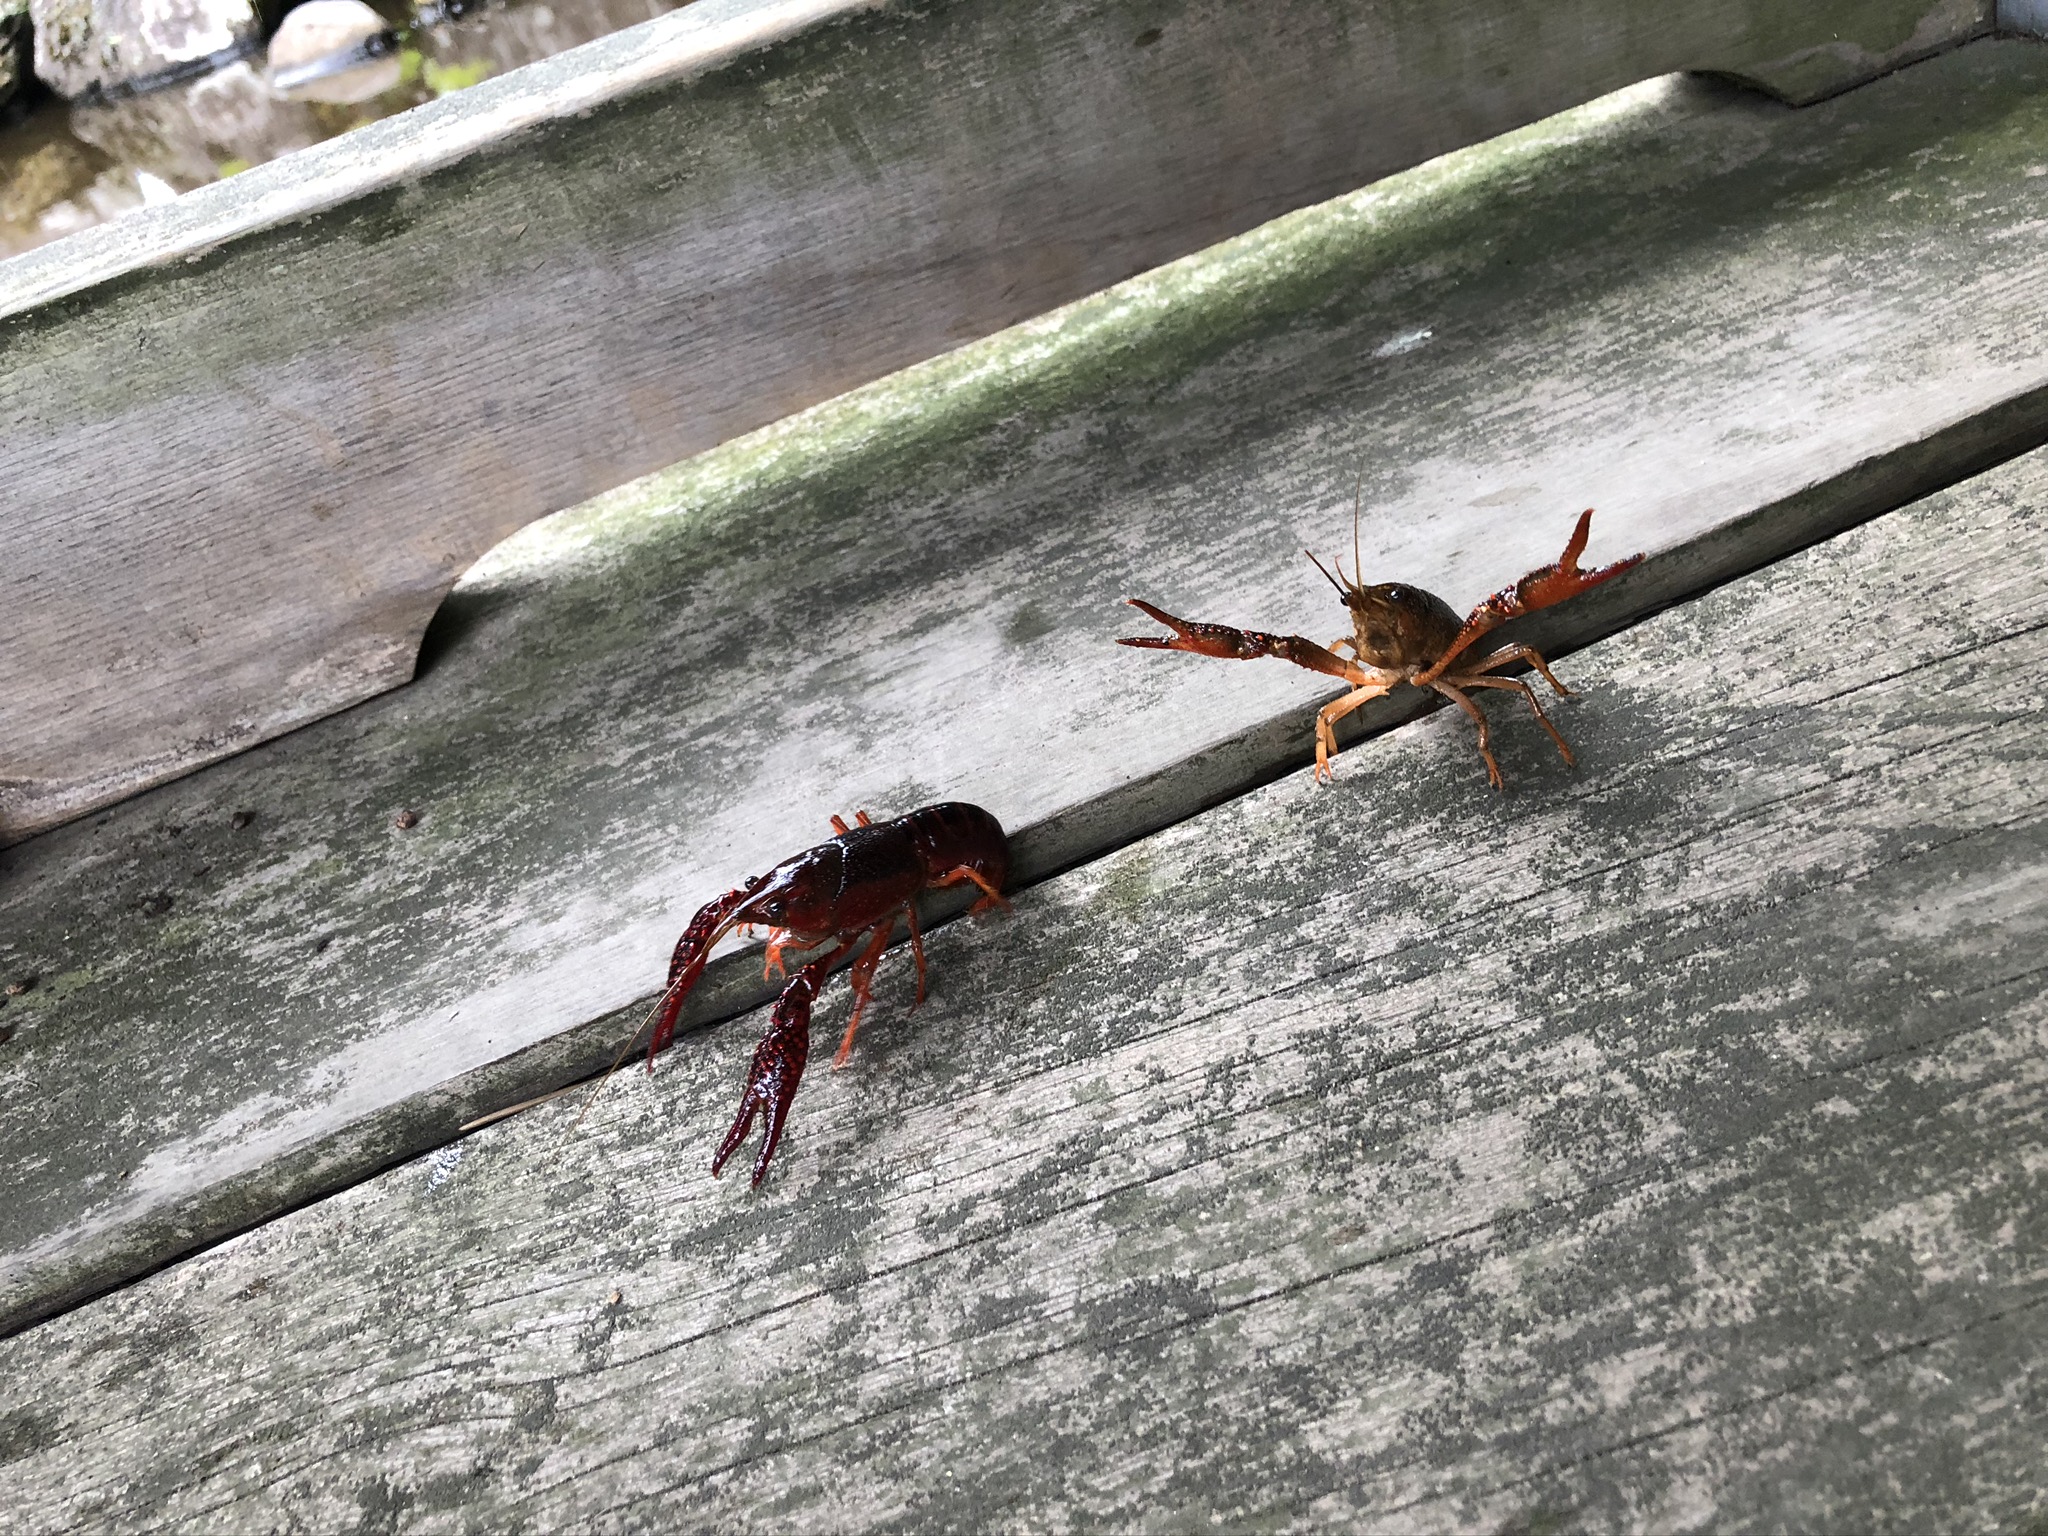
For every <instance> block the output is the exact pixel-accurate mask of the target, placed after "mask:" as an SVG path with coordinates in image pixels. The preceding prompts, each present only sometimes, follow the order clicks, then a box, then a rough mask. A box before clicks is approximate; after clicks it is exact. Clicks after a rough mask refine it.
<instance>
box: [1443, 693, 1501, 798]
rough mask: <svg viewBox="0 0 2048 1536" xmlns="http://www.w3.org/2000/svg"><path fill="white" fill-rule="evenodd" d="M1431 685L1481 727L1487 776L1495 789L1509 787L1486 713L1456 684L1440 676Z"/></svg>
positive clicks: (1481, 743)
mask: <svg viewBox="0 0 2048 1536" xmlns="http://www.w3.org/2000/svg"><path fill="white" fill-rule="evenodd" d="M1463 681H1465V679H1463V678H1460V679H1459V682H1463ZM1429 686H1430V687H1432V688H1434V689H1435V690H1436V691H1437V692H1438V693H1440V694H1442V695H1443V696H1444V697H1445V698H1447V699H1449V700H1450V701H1451V702H1452V703H1454V704H1456V705H1457V706H1458V708H1460V709H1462V710H1464V711H1465V713H1466V714H1468V715H1470V716H1471V717H1472V722H1473V724H1475V725H1477V726H1478V727H1479V755H1480V756H1481V757H1483V758H1485V759H1486V777H1487V778H1488V779H1490V780H1491V781H1492V782H1493V787H1494V788H1495V789H1505V788H1507V781H1506V780H1505V779H1503V778H1502V777H1501V776H1500V764H1499V763H1497V762H1495V761H1494V760H1493V733H1492V732H1490V731H1489V730H1487V728H1486V715H1485V713H1484V712H1483V711H1482V710H1481V709H1480V708H1479V706H1478V705H1477V704H1474V703H1473V702H1472V699H1471V696H1470V695H1468V694H1465V693H1461V692H1459V690H1458V688H1457V686H1456V685H1455V684H1452V683H1447V682H1445V681H1444V680H1443V679H1442V678H1440V677H1439V678H1435V679H1432V680H1431V682H1430V685H1429Z"/></svg>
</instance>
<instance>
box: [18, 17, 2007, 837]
mask: <svg viewBox="0 0 2048 1536" xmlns="http://www.w3.org/2000/svg"><path fill="white" fill-rule="evenodd" d="M1988 25H1989V10H1988V0H1828V3H1820V4H1807V5H1801V6H1797V7H1787V6H1784V5H1781V4H1778V3H1776V0H1704V3H1695V4H1692V5H1689V6H1687V7H1685V8H1684V9H1683V10H1682V11H1681V12H1679V13H1676V14H1674V13H1673V12H1672V11H1671V9H1670V7H1668V6H1665V5H1661V4H1647V3H1643V0H1552V3H1550V4H1547V5H1544V6H1541V7H1536V8H1533V9H1532V8H1528V7H1503V6H1501V5H1500V4H1498V0H1457V3H1451V4H1447V3H1445V0H1374V3H1349V4H1336V5H1333V4H1330V3H1328V0H1274V3H1268V4H1264V5H1260V6H1258V7H1256V8H1251V7H1246V6H1244V5H1241V4H1237V3H1234V0H1059V3H1045V0H1029V3H1027V0H917V3H911V4H885V3H881V0H776V3H763V0H700V3H698V4H696V5H692V6H690V7H689V8H688V9H687V10H685V11H682V12H679V13H677V14H675V15H672V16H668V17H663V18H660V19H658V20H656V21H652V22H649V23H647V24H646V25H644V26H642V27H639V28H636V29H633V30H631V31H629V32H627V33H623V34H621V35H619V36H617V37H615V38H611V39H607V40H605V41H603V42H600V43H596V44H592V45H590V46H589V47H587V48H583V49H578V50H574V51H572V52H571V53H569V54H566V55H563V56H562V57H560V58H558V59H554V60H549V61H546V62H545V63H542V64H540V65H536V66H534V67H532V68H530V69H527V70H521V71H517V72H515V73H514V74H512V75H509V76H507V77H506V78H504V79H502V80H497V81H492V82H489V83H487V84H486V85H484V86H482V87H480V88H478V89H476V90H474V91H469V92H464V93H462V95H461V96H460V98H459V99H451V100H449V101H445V102H442V103H438V104H436V105H435V106H432V107H429V108H425V109H422V110H421V111H419V112H416V113H407V114H405V115H403V116H402V117H399V118H395V119H392V120H390V121H387V122H380V123H377V124H374V125H372V126H370V127H368V128H366V129H364V130H362V131H361V132H359V133H354V134H350V135H347V136H346V137H344V138H342V139H339V140H336V141H335V142H333V143H331V144H329V145H325V146H321V147H320V148H317V149H315V150H311V151H308V152H307V153H305V154H303V155H298V156H293V157H291V158H290V159H288V160H284V161H280V162H278V163H275V164H272V165H267V166H263V167H260V168H258V169H257V170H255V171H252V172H249V173H246V174H245V175H242V176H237V177H235V178H233V180H231V181H229V182H224V183H222V184H219V185H217V186H213V187H208V188H204V189H201V190H200V191H199V192H196V193H194V194H192V195H190V196H188V197H185V198H181V199H179V200H178V202H177V204H175V205H174V206H172V207H168V208H165V209H161V210H155V211H152V212H149V213H145V214H143V215H141V216H139V217H137V218H136V219H133V220H128V221H123V222H122V223H120V224H118V225H115V226H110V227H108V228H106V229H104V230H95V231H92V232H89V233H88V234H85V235H82V236H80V237H77V238H74V239H71V240H66V241H62V242H59V243H58V244H57V245H54V246H52V247H50V248H49V249H48V250H47V251H41V252H36V253H32V254H30V255H28V256H26V257H24V258H21V259H20V260H17V261H14V262H10V263H7V264H6V265H5V266H4V267H0V314H6V315H8V316H9V317H10V318H9V323H8V328H7V332H6V337H5V342H4V359H5V366H4V369H0V421H5V422H6V423H7V431H6V433H5V437H4V442H0V486H4V487H5V488H6V495H7V498H8V511H7V514H6V516H5V518H4V519H0V573H4V579H5V583H6V587H7V602H8V606H9V610H10V611H9V613H8V615H7V623H6V641H5V644H4V645H0V841H14V840H18V839H19V838H21V837H23V836H25V835H27V834H28V833H30V832H32V831H35V830H37V829H39V828H42V827H45V826H49V825H52V824H54V823H56V822H58V821H61V820H64V819H67V818H69V817H73V816H77V815H79V814H82V813H83V812H84V811H86V810H88V809H91V808H92V807H94V806H97V805H101V804H105V803H107V802H109V801H111V800H114V799H117V798H119V797H120V796H122V795H124V794H128V793H132V792H134V791H135V790H137V789H139V788H141V787H143V786H145V785H147V784H151V783H156V782H160V781H162V780H164V779H166V778H169V777H173V776H175V775H177V774H179V773H183V772H185V771H187V770H189V769H190V768H192V767H194V766H195V765H197V764H199V763H202V762H206V761H210V760H213V759H216V758H219V757H221V756H224V755H226V754H228V753H232V752H234V751H237V750H239V749H241V748H243V747H246V746H248V745H249V744H250V743H252V742H255V741H259V740H263V739H265V738H267V737H271V736H275V735H277V734H279V733H280V732H282V731H284V730H287V729H290V728H292V727H293V726H296V725H299V724H302V723H304V722H305V721H307V720H309V719H313V718H317V717H318V716H320V715H323V714H328V713H332V712H333V711H335V710H338V709H341V708H343V707H345V706H346V705H349V704H352V703H355V702H356V701H358V700H360V699H362V698H364V697H366V696H368V695H370V694H372V693H376V692H378V691H380V690H382V689H386V688H390V687H393V686H395V685H397V684H399V683H402V682H404V681H406V679H408V678H409V677H410V676H411V675H412V672H413V662H414V656H415V653H416V650H417V647H418V644H419V640H420V635H421V632H422V631H423V630H424V628H425V626H426V624H427V622H428V619H429V616H430V615H431V614H432V613H433V612H434V609H435V607H436V605H437V604H438V603H439V601H440V600H441V598H442V596H443V595H444V594H445V593H446V592H447V591H448V588H449V586H450V584H451V583H452V582H453V581H454V580H455V578H456V577H457V576H458V575H459V574H460V573H461V572H462V571H463V570H464V569H465V568H466V567H467V566H469V565H470V564H471V563H472V562H473V561H474V560H476V558H477V557H478V556H479V555H481V554H482V553H484V551H485V550H487V549H489V548H490V547H491V546H492V545H494V544H496V543H497V542H498V541H499V540H500V539H502V538H503V537H505V535H506V534H508V533H510V532H511V531H512V530H513V529H515V528H517V527H519V526H520V525H521V524H523V523H526V522H529V521H531V520H532V519H534V518H536V517H538V516H540V515H542V514H543V513H546V512H550V511H554V510H556V509H558V508H561V507H564V506H568V505H571V504H573V503H576V502H579V501H582V500H583V499H585V498H586V497H589V496H591V495H593V494H595V493H597V492H599V491H602V490H605V489H607V488H609V487H613V486H616V485H619V484H621V483H622V482H624V481H626V480H627V479H630V478H631V477H633V476H635V475H639V474H643V473H646V472H647V471H650V470H653V469H657V468H659V467H661V466H663V465H667V464H671V463H673V462H675V461H677V460H678V459H681V458H683V457H684V456H686V455H688V454H691V453H694V452H697V451H700V450H702V449H705V448H708V447H710V446H712V445H713V444H716V443H718V442H720V441H723V440H725V439H727V438H730V437H732V436H734V435H736V434H738V433H742V432H745V431H748V430H751V429H753V428H755V427H758V426H760V425H762V424H763V423H765V422H769V421H773V420H775V419H777V418H779V417H782V416H784V415H786V414H788V413H789V412H790V411H792V410H795V409H797V408H799V407H801V406H805V405H810V404H812V403H815V402H817V401H819V400H822V399H825V398H826V397H828V396H831V395H834V394H836V393H838V392H840V391H842V390H844V389H847V388H849V387H851V386H854V385H857V384H860V383H864V382H866V381H868V380H871V379H874V378H877V377H879V376H881V375H883V374H885V373H887V372H889V371H890V370H891V369H894V368H898V367H901V366H904V365H906V364H908V363H912V362H915V361H917V360H919V359H921V358H926V357H930V356H932V355H934V354H936V353H939V352H942V351H945V350H946V349H948V348H950V347H954V346H957V345H959V344H960V343H961V342H962V341H964V340H968V339H970V338H973V337H977V336H984V335H987V334H989V333H990V332H992V331H995V330H997V329H999V328H1001V327H1002V326H1005V325H1008V324H1011V323H1013V322H1016V321H1018V320H1022V319H1024V318H1026V317H1028V316H1031V315H1035V314H1039V313H1041V312H1043V311H1045V310H1047V309H1049V308H1051V307H1052V306H1054V305H1056V304H1060V303H1064V302H1066V301H1068V300H1071V299H1074V298H1077V297H1079V296H1080V295H1082V294H1085V293H1089V292H1092V291H1095V290H1097V289H1100V288H1102V287H1104V286H1106V285H1107V284H1110V283H1113V282H1117V281H1119V280H1121V279H1123V278H1126V277H1128V276H1130V275H1131V274H1132V273H1134V272H1138V271H1142V270H1144V269H1146V268H1148V267H1152V266H1155V265H1157V264H1158V263H1160V262H1162V261H1166V260H1169V259H1172V258H1174V257H1179V256H1183V255H1185V254H1187V253H1188V252H1190V251H1193V250H1197V249H1199V248H1201V247H1203V246H1205V245H1208V244H1209V243H1211V242H1213V241H1215V240H1218V239H1221V238H1223V237H1225V236H1228V235H1233V234H1236V233H1238V232H1240V231H1242V230H1245V229H1248V228H1251V227H1252V226H1254V225H1256V224H1258V223H1260V222H1261V221H1263V220H1266V219H1269V218H1272V217H1273V216H1275V215H1277V214H1280V213H1284V212H1286V211H1287V210H1289V209H1293V208H1299V207H1302V206H1305V205H1307V204H1311V203H1314V202H1316V201H1318V200H1320V199H1322V198H1326V197H1329V196H1332V195H1334V194H1336V193H1339V192H1343V191H1346V190H1349V189H1351V188H1353V187H1356V186H1359V185H1361V184H1363V183H1365V182H1367V181H1370V180H1372V179H1373V178H1375V177H1378V176H1383V175H1385V174H1387V173H1389V172H1391V171H1395V170H1399V169H1401V168H1403V167H1406V166H1410V165H1414V164H1416V163H1417V162H1419V161H1421V160H1423V159H1426V158H1427V157H1428V156H1430V155H1433V154H1438V153H1441V152H1443V151H1445V150H1448V149H1452V148H1455V147H1457V146H1459V145H1462V144H1468V143H1472V142H1475V141H1477V140H1480V139H1483V138H1486V137H1488V136H1489V135H1492V134H1495V133H1499V132H1501V131H1504V130H1506V129H1509V128H1513V127H1516V126H1519V125H1521V124H1524V123H1527V122H1530V121H1532V120H1534V119H1536V118H1539V117H1541V116H1543V115H1544V114H1546V113H1549V112H1554V111H1557V110H1559V109H1561V108H1564V107H1567V106H1571V105H1574V104H1576V103H1579V102H1583V101H1586V100H1588V99H1589V98H1591V97H1594V96H1597V95H1599V94H1601V93H1602V92H1604V91H1608V90H1612V89H1615V88H1617V87H1620V86H1625V85H1628V84H1631V83H1633V82H1635V81H1638V80H1641V79H1643V78H1645V77H1647V76H1654V75H1660V74H1663V73H1665V72H1667V71H1670V70H1674V69H1684V68H1714V69H1727V70H1734V71H1743V70H1748V71H1749V72H1751V73H1752V74H1754V75H1755V76H1756V77H1757V78H1760V79H1765V80H1768V81H1770V82H1771V83H1772V84H1774V85H1776V86H1777V87H1778V88H1780V89H1782V90H1784V91H1785V92H1786V93H1787V94H1789V95H1791V96H1793V97H1795V98H1803V97H1807V96H1812V95H1816V94H1821V93H1824V92H1826V91H1828V90H1831V89H1839V88H1840V87H1841V86H1842V85H1843V84H1845V83H1847V82H1848V81H1850V80H1855V79H1862V78H1867V77H1868V76H1869V75H1870V74H1872V73H1876V72H1878V71H1881V70H1883V69H1886V68H1890V67H1892V66H1894V65H1896V64H1898V63H1900V62H1902V61H1903V60H1906V59H1910V58H1914V57H1918V56H1920V55H1923V54H1925V53H1927V52H1929V51H1931V50H1933V49H1935V48H1938V47H1940V46H1943V45H1945V44H1947V43H1951V42H1954V41H1956V40H1958V39H1960V38H1962V37H1967V36H1969V35H1971V34H1972V33H1974V32H1977V31H1982V30H1984V29H1985V28H1987V27H1988Z"/></svg>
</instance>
